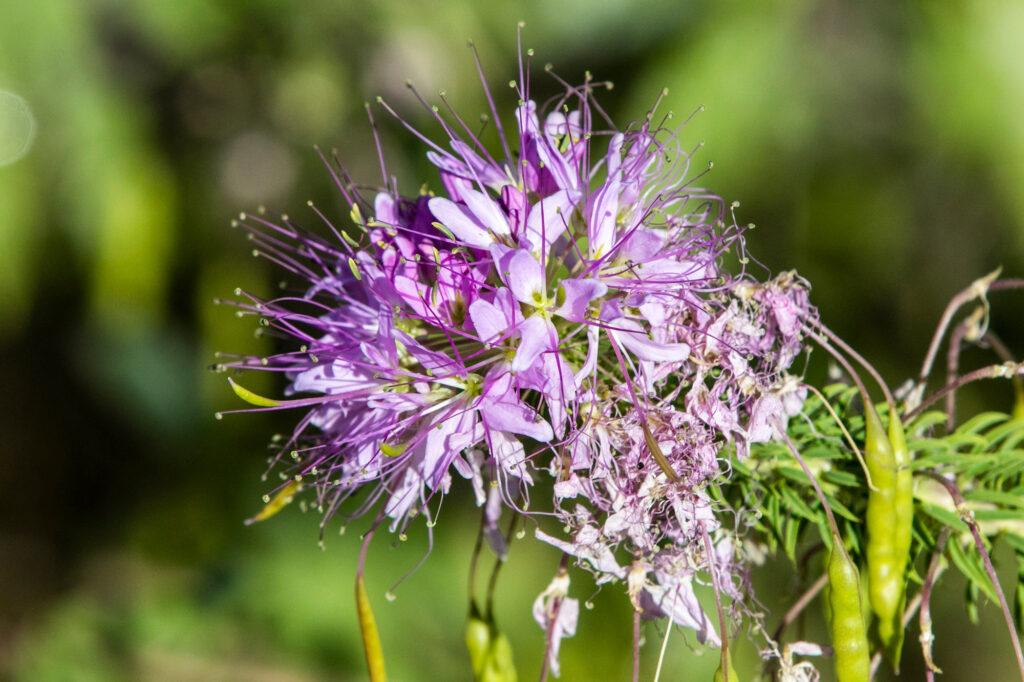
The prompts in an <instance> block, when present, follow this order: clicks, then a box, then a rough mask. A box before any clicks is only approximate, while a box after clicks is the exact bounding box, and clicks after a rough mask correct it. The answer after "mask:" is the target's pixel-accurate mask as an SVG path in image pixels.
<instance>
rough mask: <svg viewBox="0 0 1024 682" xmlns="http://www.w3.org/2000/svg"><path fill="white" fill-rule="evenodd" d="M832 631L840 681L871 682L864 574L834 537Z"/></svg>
mask: <svg viewBox="0 0 1024 682" xmlns="http://www.w3.org/2000/svg"><path fill="white" fill-rule="evenodd" d="M828 582H829V599H828V602H829V629H830V630H831V632H832V648H833V649H834V650H835V665H836V679H837V680H838V681H839V682H867V680H868V677H869V673H870V668H871V661H870V657H869V654H868V633H867V627H866V626H865V624H864V610H863V607H862V606H861V599H860V573H859V571H857V567H856V566H855V565H854V563H853V561H852V560H851V559H850V555H849V554H847V553H846V551H845V550H844V549H843V547H842V545H841V544H840V541H839V538H838V537H835V536H833V538H832V551H831V552H830V553H829V558H828Z"/></svg>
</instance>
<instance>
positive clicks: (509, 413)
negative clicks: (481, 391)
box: [480, 398, 555, 443]
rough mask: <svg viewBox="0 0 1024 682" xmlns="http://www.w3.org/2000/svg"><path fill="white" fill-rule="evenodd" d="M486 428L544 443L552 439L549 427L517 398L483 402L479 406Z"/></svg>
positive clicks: (552, 434)
mask: <svg viewBox="0 0 1024 682" xmlns="http://www.w3.org/2000/svg"><path fill="white" fill-rule="evenodd" d="M480 413H481V414H482V415H483V418H484V423H485V424H486V425H487V428H489V429H493V430H495V431H506V432H508V433H518V434H520V435H522V436H529V437H530V438H533V439H534V440H537V441H540V442H542V443H546V442H547V441H549V440H551V439H552V438H553V437H554V435H555V434H554V433H553V432H552V431H551V425H550V424H548V423H547V422H546V421H544V420H543V419H542V418H541V417H540V415H539V414H537V413H536V412H534V411H533V410H531V409H530V408H529V407H527V406H526V405H525V404H523V403H521V402H519V400H518V398H510V399H506V400H501V401H492V400H484V401H483V402H482V404H481V406H480Z"/></svg>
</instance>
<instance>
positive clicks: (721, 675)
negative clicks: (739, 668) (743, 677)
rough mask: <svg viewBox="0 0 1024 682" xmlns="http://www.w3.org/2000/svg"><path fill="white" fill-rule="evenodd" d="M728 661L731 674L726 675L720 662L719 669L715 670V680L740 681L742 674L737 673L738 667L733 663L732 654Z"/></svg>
mask: <svg viewBox="0 0 1024 682" xmlns="http://www.w3.org/2000/svg"><path fill="white" fill-rule="evenodd" d="M726 662H728V664H729V676H728V677H726V676H725V673H723V672H722V664H721V663H719V664H718V670H716V671H715V677H714V682H740V676H739V675H737V674H736V667H735V666H734V665H733V664H732V656H731V655H730V656H728V657H726Z"/></svg>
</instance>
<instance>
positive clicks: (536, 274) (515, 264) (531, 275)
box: [504, 249, 544, 305]
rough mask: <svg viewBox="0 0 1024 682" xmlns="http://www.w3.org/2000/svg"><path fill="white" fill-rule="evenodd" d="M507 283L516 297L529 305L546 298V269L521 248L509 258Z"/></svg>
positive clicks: (506, 274) (506, 275)
mask: <svg viewBox="0 0 1024 682" xmlns="http://www.w3.org/2000/svg"><path fill="white" fill-rule="evenodd" d="M504 276H505V283H506V284H508V287H509V289H511V290H512V293H513V294H515V296H516V298H517V299H519V300H520V301H521V302H523V303H527V304H529V305H537V304H538V303H540V302H541V301H543V300H544V269H543V268H541V266H540V263H538V262H537V259H536V258H534V257H533V255H532V254H531V253H530V252H529V251H526V250H525V249H520V250H519V251H517V252H515V253H514V254H513V255H512V257H511V258H509V259H508V270H507V271H506V272H505V273H504Z"/></svg>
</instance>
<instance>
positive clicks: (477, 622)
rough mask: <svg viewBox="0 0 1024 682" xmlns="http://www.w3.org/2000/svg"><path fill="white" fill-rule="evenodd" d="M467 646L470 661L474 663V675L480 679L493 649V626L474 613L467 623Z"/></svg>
mask: <svg viewBox="0 0 1024 682" xmlns="http://www.w3.org/2000/svg"><path fill="white" fill-rule="evenodd" d="M466 648H467V649H469V661H470V663H471V664H472V665H473V677H474V679H480V676H481V674H482V673H483V670H484V668H485V667H486V666H487V656H488V654H489V653H490V651H491V628H490V626H488V625H487V623H485V622H484V621H482V620H481V619H480V618H479V617H477V616H475V615H473V614H470V616H469V622H468V623H466Z"/></svg>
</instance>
